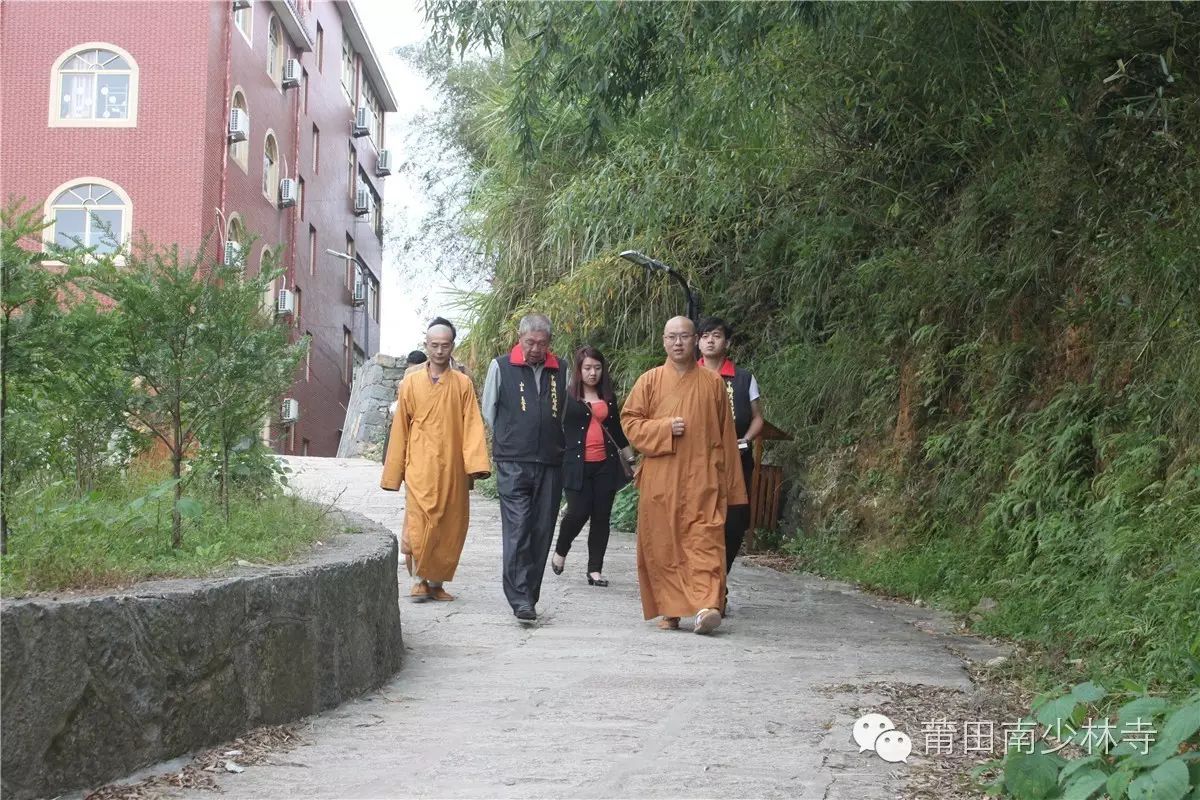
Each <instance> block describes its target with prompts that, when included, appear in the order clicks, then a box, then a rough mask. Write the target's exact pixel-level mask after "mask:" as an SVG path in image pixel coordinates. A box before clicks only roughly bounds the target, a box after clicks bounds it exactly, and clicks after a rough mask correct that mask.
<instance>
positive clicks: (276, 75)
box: [267, 14, 283, 84]
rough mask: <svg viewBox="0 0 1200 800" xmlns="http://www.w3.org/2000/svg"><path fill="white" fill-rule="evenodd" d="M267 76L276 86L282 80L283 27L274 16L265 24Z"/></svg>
mask: <svg viewBox="0 0 1200 800" xmlns="http://www.w3.org/2000/svg"><path fill="white" fill-rule="evenodd" d="M267 74H268V75H270V76H271V77H272V78H273V79H274V80H275V83H277V84H278V83H280V82H281V81H282V80H283V27H282V26H281V25H280V24H279V17H277V16H275V15H274V14H272V15H271V21H270V22H269V23H267Z"/></svg>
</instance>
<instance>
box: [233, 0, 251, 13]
mask: <svg viewBox="0 0 1200 800" xmlns="http://www.w3.org/2000/svg"><path fill="white" fill-rule="evenodd" d="M249 7H250V0H233V10H234V11H243V10H245V9H247V8H249Z"/></svg>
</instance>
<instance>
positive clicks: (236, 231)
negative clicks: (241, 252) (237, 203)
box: [225, 214, 249, 247]
mask: <svg viewBox="0 0 1200 800" xmlns="http://www.w3.org/2000/svg"><path fill="white" fill-rule="evenodd" d="M225 238H227V239H229V241H231V242H237V243H238V244H240V245H241V246H242V247H245V246H246V244H247V242H248V240H249V237H248V236H246V226H245V225H244V224H243V223H242V218H241V217H239V216H238V215H237V214H230V215H229V231H228V233H227V234H226V237H225Z"/></svg>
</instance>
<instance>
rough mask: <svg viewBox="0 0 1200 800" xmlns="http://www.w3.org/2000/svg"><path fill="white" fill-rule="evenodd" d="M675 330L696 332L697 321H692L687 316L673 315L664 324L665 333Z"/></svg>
mask: <svg viewBox="0 0 1200 800" xmlns="http://www.w3.org/2000/svg"><path fill="white" fill-rule="evenodd" d="M672 331H675V332H688V333H695V332H696V323H694V322H692V321H691V320H690V319H688V318H687V317H671V318H670V319H669V320H667V324H666V325H664V326H663V333H664V334H666V333H671V332H672Z"/></svg>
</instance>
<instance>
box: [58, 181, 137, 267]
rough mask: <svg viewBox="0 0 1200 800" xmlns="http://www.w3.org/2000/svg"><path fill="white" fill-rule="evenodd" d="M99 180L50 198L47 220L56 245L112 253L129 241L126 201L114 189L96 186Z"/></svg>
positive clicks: (63, 189) (69, 188) (83, 182)
mask: <svg viewBox="0 0 1200 800" xmlns="http://www.w3.org/2000/svg"><path fill="white" fill-rule="evenodd" d="M98 180H99V179H97V178H84V179H82V180H81V181H80V182H79V183H74V184H70V185H68V186H66V187H60V189H59V190H58V191H57V192H56V193H55V194H53V195H51V197H50V200H49V202H48V203H47V209H46V216H47V217H49V218H50V220H51V225H52V231H53V239H52V241H53V242H54V243H55V244H57V245H60V246H62V247H75V246H77V245H82V246H83V247H95V248H96V252H98V253H112V252H114V251H116V250H118V249H120V247H121V246H122V245H123V244H124V243H125V242H126V241H127V240H128V239H129V230H130V203H129V198H128V197H127V196H126V195H125V193H124V192H123V191H121V190H120V189H119V188H117V187H116V186H115V185H112V184H107V185H106V183H97V182H95V181H98Z"/></svg>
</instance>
